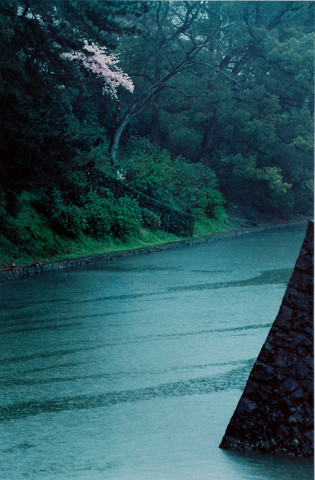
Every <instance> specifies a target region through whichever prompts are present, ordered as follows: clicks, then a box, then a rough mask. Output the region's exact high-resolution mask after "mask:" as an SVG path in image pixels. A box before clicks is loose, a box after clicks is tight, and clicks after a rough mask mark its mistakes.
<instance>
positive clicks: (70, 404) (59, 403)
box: [0, 365, 250, 422]
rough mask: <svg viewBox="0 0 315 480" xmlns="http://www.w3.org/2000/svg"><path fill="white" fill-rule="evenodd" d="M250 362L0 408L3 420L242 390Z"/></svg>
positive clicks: (0, 418)
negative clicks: (154, 383)
mask: <svg viewBox="0 0 315 480" xmlns="http://www.w3.org/2000/svg"><path fill="white" fill-rule="evenodd" d="M249 370H250V365H246V366H242V367H239V368H235V369H233V370H230V371H229V372H228V373H226V374H220V375H215V376H212V377H211V376H207V377H201V378H194V379H191V380H187V381H179V382H170V383H164V384H161V385H157V386H153V387H145V388H138V389H135V390H123V391H118V392H110V393H104V394H97V395H76V396H73V397H63V398H54V399H51V400H44V401H37V400H32V401H29V402H20V403H15V404H11V405H8V406H6V407H2V408H0V422H4V421H7V420H16V419H19V418H25V417H29V416H32V415H39V414H42V413H59V412H65V411H70V410H71V411H74V410H84V409H92V408H100V407H107V406H111V405H117V404H121V403H135V402H139V401H148V400H152V399H155V398H168V397H184V396H188V395H205V394H210V393H214V392H220V391H226V390H231V389H238V390H242V389H243V387H244V384H245V382H246V380H247V377H248V374H249Z"/></svg>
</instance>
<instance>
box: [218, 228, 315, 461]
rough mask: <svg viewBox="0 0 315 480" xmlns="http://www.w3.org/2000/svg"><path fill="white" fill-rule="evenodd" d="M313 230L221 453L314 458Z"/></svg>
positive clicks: (297, 263) (226, 435)
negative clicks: (240, 452)
mask: <svg viewBox="0 0 315 480" xmlns="http://www.w3.org/2000/svg"><path fill="white" fill-rule="evenodd" d="M313 228H314V224H313V222H309V224H308V228H307V232H306V237H305V240H304V243H303V245H302V248H301V251H300V255H299V257H298V259H297V262H296V265H295V269H294V272H293V275H292V277H291V279H290V282H289V284H288V287H287V290H286V293H285V295H284V298H283V301H282V305H281V308H280V310H279V313H278V316H277V317H276V319H275V321H274V323H273V325H272V327H271V330H270V332H269V335H268V337H267V340H266V342H265V344H264V345H263V347H262V350H261V352H260V354H259V356H258V359H257V361H256V363H255V365H254V367H253V369H252V371H251V373H250V376H249V379H248V381H247V384H246V387H245V390H244V393H243V395H242V397H241V399H240V401H239V403H238V405H237V408H236V410H235V412H234V414H233V416H232V419H231V421H230V423H229V425H228V427H227V430H226V433H225V435H224V437H223V440H222V442H221V445H220V447H221V448H225V449H231V450H260V451H264V452H278V453H285V454H289V455H299V456H312V455H313V452H314V437H313V435H314V403H313V396H314V366H313V362H314V355H313V346H314V345H313V259H314V251H313V239H314V234H313Z"/></svg>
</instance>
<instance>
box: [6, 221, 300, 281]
mask: <svg viewBox="0 0 315 480" xmlns="http://www.w3.org/2000/svg"><path fill="white" fill-rule="evenodd" d="M303 224H305V227H306V225H307V221H306V220H303V221H298V222H292V223H280V224H265V225H263V226H261V227H246V228H238V229H235V230H229V231H227V232H221V233H213V234H210V235H205V236H199V237H192V238H186V239H183V240H180V241H177V242H169V243H164V244H157V245H150V246H147V247H140V248H134V249H132V250H121V251H118V252H110V253H104V254H99V255H88V256H85V257H80V258H72V259H64V260H60V261H56V262H50V263H45V264H43V265H30V266H26V267H21V268H18V267H17V268H13V269H12V270H2V271H0V282H1V283H2V282H5V281H7V280H10V279H14V278H21V277H27V276H31V275H38V274H41V273H44V272H51V271H55V270H63V269H68V268H76V267H81V266H85V265H89V264H93V263H99V262H109V261H112V260H116V259H120V258H128V257H133V256H135V255H146V254H149V253H153V252H160V251H163V250H171V249H174V248H180V247H183V246H187V247H188V246H191V245H199V244H203V243H207V242H213V241H218V240H225V239H230V238H236V237H241V236H244V235H252V234H255V233H260V232H269V231H270V232H271V231H274V230H282V229H287V228H292V227H297V226H299V225H303Z"/></svg>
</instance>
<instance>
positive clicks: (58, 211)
mask: <svg viewBox="0 0 315 480" xmlns="http://www.w3.org/2000/svg"><path fill="white" fill-rule="evenodd" d="M41 202H42V208H43V209H44V211H45V213H46V215H47V216H48V218H49V219H50V221H51V223H52V226H53V227H54V229H55V230H56V231H57V232H58V233H62V234H65V235H69V236H71V237H76V236H78V235H79V234H80V233H81V232H82V231H84V230H85V229H86V228H87V221H86V217H85V213H84V211H83V210H82V208H79V207H78V206H77V205H75V204H73V203H71V202H66V201H65V199H64V198H63V196H62V194H61V192H60V191H59V190H57V189H56V188H55V189H53V190H52V192H51V193H47V192H46V191H42V196H41Z"/></svg>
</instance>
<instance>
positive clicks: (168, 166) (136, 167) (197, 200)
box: [121, 138, 224, 217]
mask: <svg viewBox="0 0 315 480" xmlns="http://www.w3.org/2000/svg"><path fill="white" fill-rule="evenodd" d="M121 167H122V168H123V170H124V172H125V177H126V181H127V183H128V185H130V186H132V187H134V188H136V189H138V190H140V191H142V192H144V193H146V194H147V195H149V196H151V197H153V198H155V199H161V198H162V199H163V201H164V202H167V203H169V204H170V205H171V206H172V207H175V208H178V207H179V208H180V209H182V210H184V211H186V212H188V213H191V214H193V215H194V216H196V217H198V216H202V215H208V216H210V217H216V215H217V214H218V208H219V210H220V211H222V209H223V204H224V199H223V196H222V194H221V193H220V192H219V191H218V189H217V184H218V182H217V178H216V175H215V173H214V172H213V171H212V170H211V169H210V168H208V167H206V166H204V165H202V164H200V163H198V164H196V163H188V162H187V161H186V160H185V159H184V158H183V157H177V158H175V159H174V160H173V159H172V158H171V156H170V154H169V152H168V151H167V150H163V149H161V148H160V147H157V146H156V145H154V144H152V143H151V142H150V141H149V140H148V139H146V138H132V139H131V140H130V141H129V144H128V148H127V155H126V158H125V159H124V160H123V161H122V164H121Z"/></svg>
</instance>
